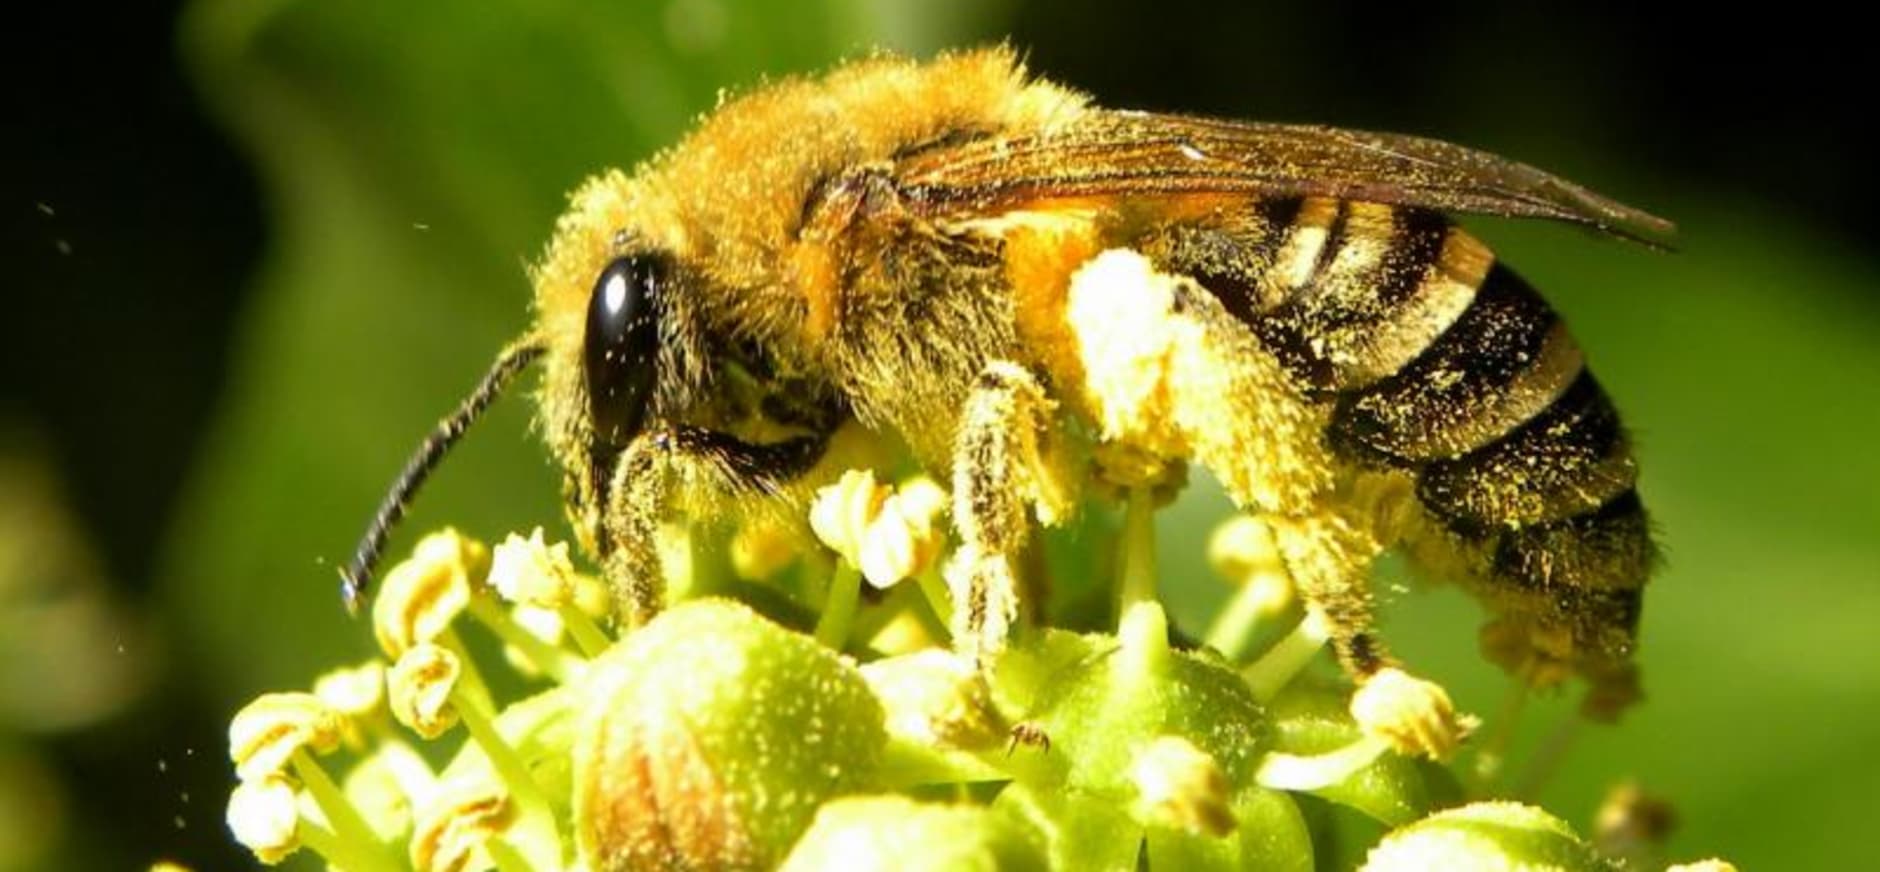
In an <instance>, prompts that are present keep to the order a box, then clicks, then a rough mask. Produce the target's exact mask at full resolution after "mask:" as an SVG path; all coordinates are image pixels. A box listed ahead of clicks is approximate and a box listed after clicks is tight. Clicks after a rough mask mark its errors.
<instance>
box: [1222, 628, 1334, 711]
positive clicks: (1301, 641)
mask: <svg viewBox="0 0 1880 872" xmlns="http://www.w3.org/2000/svg"><path fill="white" fill-rule="evenodd" d="M1331 637H1332V634H1331V624H1330V623H1329V622H1328V621H1326V620H1325V617H1324V616H1323V615H1321V614H1319V613H1318V612H1317V611H1315V610H1310V609H1308V610H1307V611H1306V616H1305V617H1304V618H1302V619H1301V620H1300V621H1299V623H1298V624H1297V625H1296V626H1294V627H1293V628H1292V632H1290V633H1287V634H1286V638H1284V639H1281V640H1279V642H1278V643H1277V644H1275V645H1274V646H1273V647H1272V648H1271V649H1269V650H1268V651H1267V652H1266V653H1265V654H1262V655H1260V659H1258V660H1255V661H1253V662H1252V663H1251V664H1248V666H1247V668H1245V669H1243V670H1241V672H1240V674H1241V675H1242V676H1243V677H1245V678H1246V679H1247V684H1248V685H1249V686H1250V687H1252V688H1253V698H1254V699H1257V700H1259V701H1261V702H1267V701H1269V700H1271V699H1272V698H1273V697H1275V696H1277V695H1279V692H1280V690H1281V689H1282V688H1284V687H1285V686H1286V685H1287V684H1288V683H1290V682H1291V681H1292V680H1293V677H1294V676H1296V675H1298V674H1299V671H1300V670H1301V669H1304V668H1305V667H1306V664H1307V663H1310V662H1312V658H1313V657H1316V656H1318V653H1319V649H1320V648H1323V647H1325V642H1326V640H1328V639H1330V638H1331Z"/></svg>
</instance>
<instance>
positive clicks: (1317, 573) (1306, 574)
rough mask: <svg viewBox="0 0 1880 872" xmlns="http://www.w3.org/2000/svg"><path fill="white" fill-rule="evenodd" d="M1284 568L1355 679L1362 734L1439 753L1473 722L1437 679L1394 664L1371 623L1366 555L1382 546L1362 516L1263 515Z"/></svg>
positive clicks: (1354, 709) (1354, 711)
mask: <svg viewBox="0 0 1880 872" xmlns="http://www.w3.org/2000/svg"><path fill="white" fill-rule="evenodd" d="M1269 523H1270V524H1271V526H1272V529H1273V533H1274V541H1275V544H1276V545H1277V546H1278V547H1279V551H1280V554H1281V557H1282V558H1283V559H1284V561H1285V564H1286V567H1287V571H1288V572H1289V573H1290V574H1291V575H1292V577H1293V583H1294V585H1296V586H1297V588H1298V590H1299V592H1300V595H1301V596H1302V597H1303V598H1304V599H1305V600H1306V602H1307V603H1309V604H1310V608H1311V610H1312V612H1313V613H1315V614H1314V615H1310V616H1308V618H1307V620H1322V621H1323V622H1324V625H1325V629H1326V632H1327V634H1328V635H1329V636H1330V641H1331V644H1332V649H1333V651H1334V653H1336V654H1337V656H1338V662H1339V664H1340V665H1341V666H1343V667H1344V669H1345V671H1346V673H1348V674H1349V675H1351V677H1352V678H1353V679H1354V680H1356V681H1357V683H1358V689H1357V692H1356V693H1354V694H1353V695H1352V699H1351V706H1350V710H1351V715H1352V718H1353V719H1354V720H1356V721H1357V722H1358V726H1359V727H1360V728H1361V729H1363V730H1364V732H1365V733H1366V734H1367V735H1370V736H1373V737H1375V738H1378V739H1382V740H1383V741H1385V742H1386V743H1388V744H1389V745H1390V746H1391V747H1393V748H1395V749H1396V750H1397V751H1399V752H1401V753H1405V754H1421V755H1425V756H1429V757H1433V758H1436V759H1439V760H1440V759H1444V758H1447V757H1448V756H1450V755H1451V754H1453V753H1454V752H1455V750H1456V748H1457V747H1458V746H1459V745H1460V743H1461V742H1462V740H1463V739H1465V738H1467V737H1468V735H1469V733H1470V732H1471V731H1473V729H1474V727H1475V719H1474V718H1473V717H1471V716H1468V715H1464V714H1461V713H1458V712H1457V711H1456V710H1455V706H1454V705H1453V704H1452V703H1451V702H1450V699H1449V694H1448V692H1447V691H1445V690H1444V689H1443V688H1442V686H1441V685H1439V684H1436V683H1435V682H1432V681H1428V680H1425V679H1422V678H1418V677H1416V676H1414V675H1412V674H1410V673H1409V672H1406V671H1405V670H1404V669H1403V668H1402V667H1400V666H1399V665H1398V664H1397V663H1396V661H1395V660H1394V659H1392V658H1391V656H1390V653H1389V652H1388V651H1387V650H1385V647H1384V644H1383V642H1382V641H1381V640H1380V639H1379V638H1378V636H1377V634H1376V629H1375V618H1374V615H1373V613H1372V601H1371V594H1370V584H1369V581H1370V568H1371V562H1372V560H1373V559H1375V558H1376V556H1377V555H1378V554H1379V553H1380V552H1381V551H1382V550H1383V546H1382V544H1381V543H1380V542H1379V540H1378V538H1377V537H1376V536H1375V535H1374V534H1373V533H1371V532H1370V531H1369V530H1367V529H1366V526H1365V525H1364V524H1362V523H1359V522H1356V521H1354V520H1352V519H1350V518H1347V517H1345V516H1344V515H1343V514H1342V513H1339V512H1337V511H1334V510H1329V509H1327V510H1320V511H1316V512H1311V513H1307V514H1303V515H1293V516H1287V517H1282V518H1274V519H1271V520H1270V521H1269Z"/></svg>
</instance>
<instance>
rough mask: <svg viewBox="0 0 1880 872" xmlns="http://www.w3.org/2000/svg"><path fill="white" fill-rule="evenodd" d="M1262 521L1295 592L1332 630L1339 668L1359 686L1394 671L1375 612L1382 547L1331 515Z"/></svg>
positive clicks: (1366, 534)
mask: <svg viewBox="0 0 1880 872" xmlns="http://www.w3.org/2000/svg"><path fill="white" fill-rule="evenodd" d="M1262 520H1264V521H1266V522H1267V524H1268V526H1269V528H1270V529H1271V530H1272V531H1273V542H1274V545H1275V546H1276V547H1277V548H1278V549H1279V553H1280V558H1281V560H1282V561H1283V562H1284V564H1285V567H1286V571H1287V574H1288V575H1290V576H1291V577H1292V582H1293V586H1294V588H1295V589H1297V590H1298V591H1299V594H1300V596H1302V597H1304V599H1305V601H1306V602H1307V603H1309V604H1310V605H1311V606H1312V608H1314V609H1317V610H1318V611H1319V613H1320V614H1322V615H1323V616H1324V618H1325V621H1326V624H1327V625H1328V626H1329V627H1330V628H1331V643H1332V651H1333V653H1335V654H1336V655H1337V656H1338V662H1339V665H1341V666H1343V667H1344V668H1345V671H1346V672H1347V673H1349V674H1350V675H1351V677H1353V678H1355V679H1357V680H1359V681H1363V680H1364V679H1366V678H1369V677H1371V676H1372V675H1373V674H1376V673H1377V671H1378V670H1380V669H1383V668H1385V667H1387V666H1390V665H1392V660H1391V658H1390V654H1389V652H1388V651H1386V650H1385V647H1384V643H1383V641H1382V640H1380V639H1379V638H1378V637H1377V634H1376V632H1375V630H1374V625H1375V620H1374V616H1373V614H1372V609H1371V590H1370V570H1371V561H1373V560H1375V559H1376V558H1377V555H1378V554H1380V553H1382V552H1383V545H1382V544H1381V543H1379V542H1378V541H1377V540H1376V539H1375V538H1374V537H1373V536H1372V535H1371V534H1370V533H1368V532H1367V531H1365V530H1364V529H1363V528H1362V527H1360V526H1359V525H1357V524H1355V523H1352V521H1351V520H1350V519H1347V518H1345V517H1344V516H1343V515H1341V514H1339V513H1338V512H1335V511H1332V510H1323V511H1317V512H1313V513H1309V514H1301V515H1290V516H1283V517H1282V516H1265V517H1263V518H1262Z"/></svg>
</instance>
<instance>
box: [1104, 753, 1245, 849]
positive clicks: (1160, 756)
mask: <svg viewBox="0 0 1880 872" xmlns="http://www.w3.org/2000/svg"><path fill="white" fill-rule="evenodd" d="M1129 777H1130V780H1131V781H1134V782H1135V783H1136V793H1137V800H1136V801H1137V813H1138V814H1140V815H1141V816H1142V817H1143V818H1145V819H1147V820H1152V821H1156V822H1159V823H1164V824H1169V825H1171V826H1175V827H1179V828H1180V829H1182V830H1185V831H1187V832H1190V833H1205V834H1207V835H1210V836H1225V835H1227V834H1228V833H1231V832H1233V831H1234V813H1233V811H1232V810H1231V809H1230V808H1228V805H1229V800H1230V799H1231V797H1230V796H1229V795H1228V794H1229V793H1230V792H1231V789H1232V788H1230V787H1229V785H1228V783H1227V776H1226V775H1225V774H1223V773H1222V772H1221V767H1220V765H1219V764H1217V763H1215V762H1214V758H1213V757H1211V756H1209V755H1208V754H1207V753H1206V752H1204V751H1202V750H1201V749H1200V748H1197V747H1195V745H1194V743H1193V742H1190V741H1188V740H1187V739H1183V738H1179V737H1177V736H1162V737H1159V738H1157V739H1156V740H1155V741H1153V742H1150V743H1149V744H1148V745H1147V746H1145V747H1144V748H1143V749H1142V750H1141V751H1138V752H1136V758H1135V760H1134V762H1132V763H1131V764H1130V767H1129Z"/></svg>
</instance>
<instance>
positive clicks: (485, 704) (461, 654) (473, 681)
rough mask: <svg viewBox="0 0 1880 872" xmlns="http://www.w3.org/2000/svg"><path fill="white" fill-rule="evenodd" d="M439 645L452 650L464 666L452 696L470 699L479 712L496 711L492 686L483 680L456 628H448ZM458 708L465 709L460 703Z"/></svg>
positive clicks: (438, 640)
mask: <svg viewBox="0 0 1880 872" xmlns="http://www.w3.org/2000/svg"><path fill="white" fill-rule="evenodd" d="M437 644H439V645H442V646H444V647H445V648H448V649H450V652H451V653H452V654H455V655H457V661H458V662H459V663H461V664H462V665H463V673H462V674H461V675H460V676H459V677H458V679H457V690H456V692H455V693H453V694H452V696H455V697H458V698H459V699H463V698H466V697H467V698H468V700H469V701H470V702H471V703H472V704H474V705H475V706H476V709H477V711H479V712H493V711H495V710H496V697H494V696H492V695H491V694H490V686H489V684H488V683H486V682H485V681H484V680H483V673H482V672H480V671H478V669H477V662H476V660H475V659H473V658H472V657H471V656H470V649H468V648H465V647H464V644H463V638H462V637H460V636H458V635H457V630H456V628H454V627H451V628H446V629H445V630H444V633H443V635H441V636H438V637H437ZM457 707H458V708H460V709H461V708H463V704H462V703H459V704H458V706H457Z"/></svg>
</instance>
